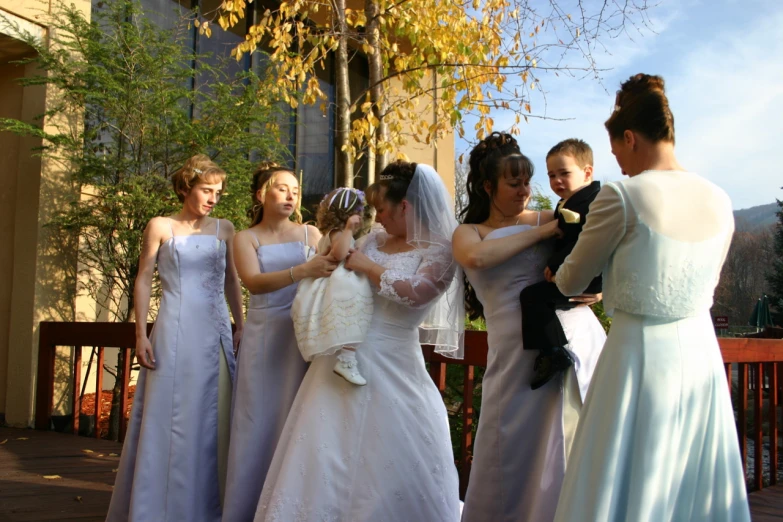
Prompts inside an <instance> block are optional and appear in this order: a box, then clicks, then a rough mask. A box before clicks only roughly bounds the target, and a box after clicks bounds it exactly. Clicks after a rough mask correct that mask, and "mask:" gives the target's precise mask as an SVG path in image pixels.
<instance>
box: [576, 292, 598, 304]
mask: <svg viewBox="0 0 783 522" xmlns="http://www.w3.org/2000/svg"><path fill="white" fill-rule="evenodd" d="M603 298H604V294H603V293H600V294H582V295H575V296H574V297H572V298H570V299H569V301H571V302H572V303H579V304H580V305H586V306H590V305H594V304H596V303H598V302H600V301H601V300H602V299H603Z"/></svg>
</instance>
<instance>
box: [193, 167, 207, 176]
mask: <svg viewBox="0 0 783 522" xmlns="http://www.w3.org/2000/svg"><path fill="white" fill-rule="evenodd" d="M193 172H195V173H196V174H204V171H203V170H201V169H197V168H195V167H194V168H193Z"/></svg>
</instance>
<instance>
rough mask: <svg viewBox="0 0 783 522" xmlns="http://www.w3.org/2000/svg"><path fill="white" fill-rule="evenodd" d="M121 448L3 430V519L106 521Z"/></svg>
mask: <svg viewBox="0 0 783 522" xmlns="http://www.w3.org/2000/svg"><path fill="white" fill-rule="evenodd" d="M121 448H122V446H121V445H120V444H119V443H117V442H109V441H105V440H96V439H91V438H87V437H78V436H74V435H65V434H61V433H55V432H50V431H37V430H20V429H13V428H0V520H3V521H4V522H30V521H34V520H59V521H77V520H78V521H80V522H85V521H88V520H89V521H103V520H105V519H106V510H107V509H108V507H109V501H110V500H111V492H112V485H113V484H114V476H115V472H114V470H115V469H116V468H117V467H118V466H119V460H120V459H119V453H120V449H121ZM44 477H51V478H44ZM56 477H59V478H56Z"/></svg>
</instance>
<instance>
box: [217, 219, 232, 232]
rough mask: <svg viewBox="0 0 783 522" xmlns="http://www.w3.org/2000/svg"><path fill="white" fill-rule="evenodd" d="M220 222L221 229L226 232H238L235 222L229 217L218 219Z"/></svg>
mask: <svg viewBox="0 0 783 522" xmlns="http://www.w3.org/2000/svg"><path fill="white" fill-rule="evenodd" d="M218 221H219V222H220V230H224V229H225V230H226V232H231V233H232V234H233V233H234V232H236V229H235V228H234V223H232V222H231V221H230V220H228V219H218Z"/></svg>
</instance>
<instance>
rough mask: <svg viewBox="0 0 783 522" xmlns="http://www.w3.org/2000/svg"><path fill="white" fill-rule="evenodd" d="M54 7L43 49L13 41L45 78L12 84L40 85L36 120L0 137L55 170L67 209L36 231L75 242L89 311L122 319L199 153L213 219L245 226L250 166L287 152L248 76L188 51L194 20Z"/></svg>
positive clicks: (256, 80) (254, 79) (112, 7)
mask: <svg viewBox="0 0 783 522" xmlns="http://www.w3.org/2000/svg"><path fill="white" fill-rule="evenodd" d="M53 9H54V10H53V12H52V14H51V15H47V16H48V17H49V20H47V24H48V25H49V27H50V28H51V30H50V32H49V34H50V38H49V40H48V41H46V42H44V41H39V40H36V39H35V37H34V36H33V35H31V34H29V33H25V32H23V31H21V30H19V29H18V28H17V31H16V32H17V37H18V38H20V39H22V40H24V41H25V42H26V43H27V44H28V45H30V46H32V47H33V48H35V50H36V51H37V55H36V56H35V57H33V58H29V59H27V60H24V61H22V63H34V64H36V65H37V66H38V67H39V68H40V69H41V70H42V71H43V72H44V73H45V74H42V75H40V76H37V77H34V78H27V79H25V80H23V83H24V85H25V86H33V85H45V86H46V87H47V89H48V90H49V91H50V92H51V93H52V94H53V95H52V96H50V97H49V102H48V106H47V111H46V113H45V114H42V115H40V117H39V118H38V120H37V121H35V122H24V121H18V120H10V119H3V120H0V130H10V131H12V132H15V133H18V134H21V135H26V136H35V137H38V138H41V139H42V142H43V147H42V148H41V149H40V151H39V152H40V154H41V155H42V156H43V157H44V158H45V159H46V160H47V161H51V162H54V164H56V165H57V166H58V168H61V169H62V170H64V171H65V172H66V174H67V180H66V184H67V185H68V187H67V190H66V192H67V191H70V196H69V197H68V199H69V201H68V202H67V203H66V204H64V205H62V206H61V207H60V208H59V209H58V210H57V211H56V213H55V217H54V218H53V219H52V221H51V222H50V223H48V224H47V225H48V226H49V227H53V228H56V229H58V230H62V231H67V232H68V233H71V234H73V235H74V236H79V237H80V251H79V260H80V262H81V263H82V266H83V267H84V270H85V271H87V272H86V274H87V275H88V276H89V277H86V278H84V280H85V281H88V282H87V283H86V285H87V288H86V290H87V291H88V292H89V293H90V294H91V295H92V296H93V297H95V298H96V300H98V301H101V300H105V299H106V298H107V297H108V298H110V297H112V296H113V300H114V306H112V308H113V309H114V310H116V311H118V312H120V315H119V320H128V319H129V318H130V317H132V311H133V301H132V294H133V292H132V287H133V283H134V280H135V278H136V274H137V272H138V259H139V254H140V248H141V237H142V234H143V231H144V228H145V226H146V224H147V222H148V221H149V220H150V219H151V218H153V217H155V216H160V215H167V214H172V213H174V212H176V211H177V210H178V208H179V207H180V204H179V202H178V200H177V198H176V196H175V195H174V193H173V191H172V190H171V188H170V182H169V178H170V176H171V174H173V173H174V172H175V171H176V170H177V169H178V168H179V167H180V166H181V165H182V164H183V162H184V161H185V159H187V158H188V157H190V156H191V155H193V154H195V153H199V152H203V153H207V154H209V155H210V156H211V157H213V158H214V159H215V160H216V161H217V162H218V163H219V164H220V165H221V166H222V167H223V168H224V169H225V170H226V172H227V173H228V179H227V186H226V193H225V195H224V196H223V198H222V199H221V201H220V204H219V205H218V206H217V208H216V212H215V215H216V217H223V218H227V219H230V220H231V221H233V222H234V223H235V225H237V226H238V227H242V226H244V225H245V224H246V222H247V218H246V209H247V208H248V207H249V206H250V198H249V193H248V187H249V185H250V175H251V171H252V165H251V162H250V158H251V157H261V158H266V159H277V160H281V159H283V158H282V157H283V156H284V155H285V153H286V152H285V150H284V149H283V148H282V147H281V145H280V142H279V140H278V139H277V136H276V132H275V131H276V126H275V123H276V121H277V116H278V115H277V112H278V110H279V109H277V107H278V106H277V105H276V103H275V102H276V100H272V99H269V97H268V96H267V94H265V93H267V92H269V91H270V90H269V89H267V88H266V81H265V80H263V79H262V78H260V77H259V76H257V75H256V74H254V73H253V72H240V73H238V74H235V75H229V74H228V73H226V72H225V71H227V70H229V68H228V67H227V66H226V62H221V61H220V60H210V59H207V58H208V57H207V56H206V55H197V54H195V53H194V52H193V50H192V49H191V46H190V43H189V37H190V33H191V32H192V30H191V26H190V24H191V23H192V20H193V16H194V15H190V16H189V17H187V18H183V19H182V20H181V23H180V24H179V26H178V27H176V28H175V29H171V30H164V29H162V28H160V27H158V26H156V25H155V24H154V23H153V22H151V21H150V20H149V19H148V18H146V17H145V16H144V13H143V12H142V10H141V7H140V5H139V4H138V2H137V1H135V0H118V1H116V2H107V3H106V4H104V7H103V8H102V9H98V10H95V11H93V15H92V21H87V20H86V19H85V18H84V16H83V14H82V13H81V12H80V11H79V10H78V9H76V7H74V6H73V5H66V4H64V3H57V4H55V7H54V8H53ZM234 68H236V66H234ZM193 86H196V88H194V87H193ZM43 123H45V124H46V126H45V127H44V126H43V125H42V124H43ZM96 274H97V275H99V276H100V277H98V278H96V277H95V276H96ZM101 298H103V299H101ZM123 305H124V306H123ZM107 306H108V304H107Z"/></svg>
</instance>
